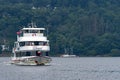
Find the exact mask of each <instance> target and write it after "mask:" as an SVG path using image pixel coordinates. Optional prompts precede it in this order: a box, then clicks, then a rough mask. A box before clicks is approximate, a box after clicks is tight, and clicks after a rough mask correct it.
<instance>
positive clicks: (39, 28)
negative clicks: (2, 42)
mask: <svg viewBox="0 0 120 80" xmlns="http://www.w3.org/2000/svg"><path fill="white" fill-rule="evenodd" d="M25 30H45V28H23V29H22V31H25Z"/></svg>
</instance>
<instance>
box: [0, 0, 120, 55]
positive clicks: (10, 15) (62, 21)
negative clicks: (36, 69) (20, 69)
mask: <svg viewBox="0 0 120 80" xmlns="http://www.w3.org/2000/svg"><path fill="white" fill-rule="evenodd" d="M31 21H34V22H36V24H37V26H39V27H45V28H46V29H48V34H49V39H50V43H51V45H50V46H51V52H50V53H51V55H58V54H64V52H65V49H67V52H68V53H74V54H76V55H78V56H120V50H119V49H120V0H0V44H6V45H10V47H12V46H13V42H14V41H15V40H16V32H17V31H18V30H19V29H21V28H22V27H23V26H26V25H27V24H28V23H30V22H31ZM71 49H72V52H71Z"/></svg>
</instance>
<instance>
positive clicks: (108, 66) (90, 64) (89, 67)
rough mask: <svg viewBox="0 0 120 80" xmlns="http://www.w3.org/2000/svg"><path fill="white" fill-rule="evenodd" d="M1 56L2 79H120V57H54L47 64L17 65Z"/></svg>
mask: <svg viewBox="0 0 120 80" xmlns="http://www.w3.org/2000/svg"><path fill="white" fill-rule="evenodd" d="M9 60H10V58H5V57H1V58H0V80H120V57H116V58H115V57H95V58H94V57H80V58H57V57H56V58H52V62H51V63H50V64H49V65H45V66H16V65H13V64H9Z"/></svg>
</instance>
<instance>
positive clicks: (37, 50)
mask: <svg viewBox="0 0 120 80" xmlns="http://www.w3.org/2000/svg"><path fill="white" fill-rule="evenodd" d="M44 31H45V28H37V27H36V25H34V24H33V23H31V25H29V26H28V28H23V29H21V30H20V31H19V32H17V41H16V42H15V43H14V48H13V54H14V56H13V58H12V62H13V63H15V64H21V63H22V65H38V64H45V63H49V62H50V61H51V58H50V57H48V53H49V51H50V46H49V40H48V39H47V37H46V36H45V34H44Z"/></svg>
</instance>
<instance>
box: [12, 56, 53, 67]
mask: <svg viewBox="0 0 120 80" xmlns="http://www.w3.org/2000/svg"><path fill="white" fill-rule="evenodd" d="M51 61H52V59H51V58H50V57H47V56H31V57H20V58H12V62H11V63H12V64H15V65H45V64H47V63H50V62H51Z"/></svg>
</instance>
